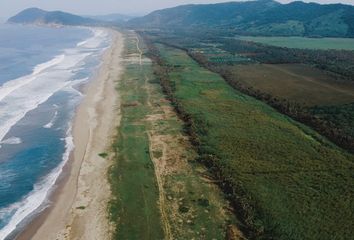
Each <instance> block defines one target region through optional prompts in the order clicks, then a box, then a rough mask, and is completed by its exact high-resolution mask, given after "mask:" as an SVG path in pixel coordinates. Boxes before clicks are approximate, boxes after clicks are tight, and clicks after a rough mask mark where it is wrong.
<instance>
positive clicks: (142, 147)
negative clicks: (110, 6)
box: [109, 33, 242, 240]
mask: <svg viewBox="0 0 354 240" xmlns="http://www.w3.org/2000/svg"><path fill="white" fill-rule="evenodd" d="M125 44H126V53H125V63H126V65H125V68H126V70H125V74H124V76H123V79H122V82H121V84H120V86H119V92H120V95H121V101H122V102H121V106H122V111H121V114H122V120H121V126H120V127H119V129H118V137H117V140H116V143H115V145H114V149H115V152H116V158H115V162H114V165H113V167H112V170H111V172H110V181H111V184H112V190H113V197H114V198H113V199H112V201H111V202H110V208H109V211H110V217H111V221H112V222H113V223H114V225H115V226H116V231H115V235H114V238H115V239H154V240H155V239H193V238H197V239H224V236H226V232H230V230H229V229H233V230H234V232H232V231H231V233H233V234H230V233H228V234H229V235H230V236H239V238H238V239H242V238H241V236H242V234H241V233H240V232H239V231H238V230H237V228H236V225H237V224H238V221H237V220H236V219H235V215H234V214H233V212H232V210H231V209H232V208H231V207H230V204H229V202H228V201H226V200H225V198H224V195H223V193H222V192H221V191H220V189H219V188H217V187H216V186H215V185H214V184H213V179H212V177H211V176H210V174H209V173H208V172H207V170H206V168H205V167H203V166H202V165H201V164H200V163H198V162H196V161H195V158H196V156H197V154H196V152H195V149H194V148H193V147H192V146H191V145H190V143H189V141H188V138H187V137H186V136H185V135H184V132H183V122H182V121H181V120H180V119H179V118H178V116H177V114H176V113H175V112H174V111H173V108H172V106H171V103H170V102H169V101H168V100H166V98H165V95H164V94H163V92H162V88H161V86H160V85H159V81H158V79H156V77H155V76H154V75H153V72H152V71H153V68H152V64H151V62H149V60H148V59H147V58H145V57H144V56H143V57H142V61H141V62H142V64H141V65H140V51H143V52H145V46H144V43H143V41H142V40H140V41H139V49H138V48H137V45H136V44H137V36H136V35H135V34H133V33H130V34H126V43H125ZM235 229H236V231H235Z"/></svg>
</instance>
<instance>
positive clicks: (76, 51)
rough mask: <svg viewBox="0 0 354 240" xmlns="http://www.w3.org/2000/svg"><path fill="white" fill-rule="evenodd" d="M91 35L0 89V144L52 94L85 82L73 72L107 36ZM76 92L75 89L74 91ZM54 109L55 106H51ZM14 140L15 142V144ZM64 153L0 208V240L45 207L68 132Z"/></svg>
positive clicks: (69, 138)
mask: <svg viewBox="0 0 354 240" xmlns="http://www.w3.org/2000/svg"><path fill="white" fill-rule="evenodd" d="M92 31H93V33H94V36H93V37H91V38H89V39H87V40H85V41H83V42H82V43H81V44H80V43H79V44H78V45H77V48H73V49H66V50H65V51H63V54H61V55H58V56H56V57H55V58H53V59H52V60H51V61H48V62H46V63H43V64H39V65H37V66H36V67H35V68H34V69H33V72H32V74H30V75H27V76H23V77H21V78H18V79H15V80H12V81H9V82H7V83H5V84H3V85H2V86H0V142H1V141H3V142H4V138H5V137H6V135H7V133H8V132H9V131H10V129H11V128H12V127H13V126H14V125H15V124H16V123H17V122H19V121H20V120H21V119H23V118H24V117H25V116H26V114H27V113H28V112H29V111H31V110H34V109H36V108H37V107H38V106H39V105H40V104H42V103H44V102H46V101H47V100H48V99H49V98H50V97H51V96H52V95H53V94H54V93H56V92H58V91H61V90H70V91H73V90H75V88H73V86H74V85H75V84H78V83H80V82H83V81H86V80H87V79H79V80H74V79H73V78H74V76H75V71H76V70H77V69H78V68H79V67H82V63H83V61H84V60H85V59H86V58H87V57H88V56H95V55H96V54H98V53H101V52H102V48H101V49H100V47H101V45H102V44H104V43H106V42H107V43H108V38H109V33H108V32H107V31H105V30H102V29H98V30H92ZM75 91H77V90H75ZM54 107H56V108H57V106H54ZM57 114H58V113H56V114H54V116H53V118H52V119H51V121H50V122H49V123H47V124H46V125H44V126H43V127H47V128H50V127H52V126H53V125H54V123H55V121H56V117H57ZM10 139H11V138H9V139H6V140H5V141H8V142H13V143H14V142H16V141H17V142H19V140H20V139H14V138H12V139H11V140H10ZM15 140H16V141H15ZM65 142H66V151H65V153H64V155H63V161H62V162H61V163H60V164H59V166H58V167H57V168H55V169H54V170H53V171H51V173H50V174H48V175H47V176H46V177H45V178H44V179H43V180H42V181H40V182H39V183H37V184H35V186H34V190H33V191H32V192H31V193H29V194H28V195H27V196H26V197H24V198H23V199H22V200H21V201H19V202H17V203H14V204H12V205H11V206H8V207H7V208H5V209H0V217H2V216H6V218H7V217H9V216H11V218H10V220H9V222H8V224H7V225H6V226H5V227H4V228H2V229H0V240H3V239H5V238H6V237H7V236H8V235H9V234H11V233H12V232H13V231H14V230H16V228H17V227H18V226H19V225H20V224H21V223H22V221H23V220H24V219H25V218H26V217H28V216H31V215H32V214H34V213H35V212H38V211H41V210H43V209H44V208H45V207H47V205H48V202H46V200H47V198H48V195H49V194H50V191H51V189H52V187H53V186H54V184H55V182H56V180H57V178H58V177H59V175H60V173H61V172H62V169H63V166H64V165H65V163H66V162H67V161H68V159H69V155H70V152H71V151H72V150H73V148H74V145H73V139H72V136H71V129H69V130H68V133H67V137H66V138H65Z"/></svg>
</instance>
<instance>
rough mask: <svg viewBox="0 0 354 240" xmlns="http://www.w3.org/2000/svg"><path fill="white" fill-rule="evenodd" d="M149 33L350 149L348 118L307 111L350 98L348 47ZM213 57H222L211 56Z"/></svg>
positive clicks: (353, 62) (353, 58) (353, 55)
mask: <svg viewBox="0 0 354 240" xmlns="http://www.w3.org/2000/svg"><path fill="white" fill-rule="evenodd" d="M150 36H153V38H154V39H155V41H159V42H163V43H165V44H167V45H171V46H173V47H177V48H180V49H183V50H184V51H186V52H188V54H189V55H190V56H191V57H192V58H193V59H195V60H196V61H197V62H198V63H200V64H201V65H202V66H204V67H206V68H207V69H209V70H211V71H213V72H215V73H218V74H220V75H221V76H222V77H223V78H224V79H225V80H226V81H227V82H228V83H229V84H230V85H231V86H232V87H234V88H235V89H237V90H239V91H241V92H243V93H245V94H247V95H249V96H253V97H255V98H257V99H259V100H262V101H264V102H266V103H267V104H269V105H270V106H272V107H274V108H275V109H277V110H278V111H279V112H281V113H283V114H286V115H288V116H290V117H292V118H293V119H296V120H297V121H300V122H301V123H303V124H306V125H308V126H310V127H311V128H313V129H314V130H316V131H318V132H319V133H320V134H322V135H323V136H325V137H327V138H329V139H330V140H331V141H333V142H334V143H335V144H337V145H338V146H340V147H343V148H344V149H346V150H348V151H351V152H353V151H354V150H353V149H354V135H353V129H354V122H349V123H348V124H346V127H345V128H346V129H343V127H344V125H343V124H342V120H343V117H341V115H338V114H333V115H332V116H328V115H327V116H326V115H324V114H314V111H313V110H312V107H329V108H332V107H333V109H332V110H330V111H327V112H329V113H333V112H335V111H336V109H337V108H338V107H340V106H341V105H342V104H350V103H353V101H354V84H353V81H354V78H353V76H354V75H353V74H354V67H353V66H354V51H345V50H312V49H290V48H281V47H275V46H270V45H264V44H260V43H254V42H247V41H242V40H237V39H235V40H234V39H227V38H222V37H218V36H211V35H208V33H204V35H203V34H200V33H198V34H194V35H190V34H185V35H184V34H183V33H181V34H179V35H178V34H171V33H167V32H160V33H158V34H156V33H154V34H150ZM202 36H204V37H202ZM206 46H209V48H208V49H207V48H206ZM214 56H217V57H218V58H220V59H224V60H223V61H218V62H216V61H211V59H213V57H214ZM230 56H241V57H242V58H243V59H244V60H243V61H239V62H231V61H228V59H230ZM328 59H333V60H331V61H328ZM345 122H346V121H345ZM350 129H351V130H350Z"/></svg>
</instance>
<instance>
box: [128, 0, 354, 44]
mask: <svg viewBox="0 0 354 240" xmlns="http://www.w3.org/2000/svg"><path fill="white" fill-rule="evenodd" d="M127 26H128V27H132V28H160V29H193V28H198V29H206V30H213V28H214V29H215V28H223V29H225V30H227V31H229V32H233V33H235V34H241V35H262V36H310V37H311V36H312V37H354V6H351V5H345V4H318V3H304V2H301V1H296V2H291V3H289V4H281V3H279V2H277V1H274V0H258V1H247V2H226V3H216V4H189V5H182V6H177V7H174V8H167V9H162V10H157V11H154V12H152V13H150V14H148V15H146V16H144V17H140V18H135V19H132V20H130V21H128V24H127Z"/></svg>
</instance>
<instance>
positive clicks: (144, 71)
mask: <svg viewBox="0 0 354 240" xmlns="http://www.w3.org/2000/svg"><path fill="white" fill-rule="evenodd" d="M135 51H136V47H135V42H134V41H133V40H131V39H130V40H127V41H126V52H125V59H126V60H127V61H126V62H127V64H126V70H125V74H124V75H123V77H122V80H121V83H120V85H119V92H120V97H121V102H122V109H121V114H122V119H121V124H120V127H119V129H118V137H117V140H116V143H115V146H114V149H115V152H116V158H115V163H114V165H113V167H112V169H111V171H110V181H111V185H112V187H111V188H112V192H113V197H114V198H113V199H112V200H111V202H110V208H109V211H110V218H111V220H112V221H113V222H114V223H115V225H116V227H117V230H116V233H115V236H114V239H164V232H163V229H162V227H161V226H162V225H161V219H160V211H159V207H158V197H159V193H158V188H157V182H156V179H155V173H154V166H153V163H152V161H151V159H150V154H149V138H148V135H147V132H146V126H145V124H144V122H142V119H144V118H145V116H146V114H147V112H148V106H147V95H146V91H144V89H143V85H142V84H143V83H144V79H145V75H149V76H151V75H152V72H151V69H150V68H149V67H148V66H139V63H138V62H136V61H135V62H134V61H133V60H131V59H130V58H129V57H128V56H129V54H132V53H135ZM132 103H134V104H132Z"/></svg>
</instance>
